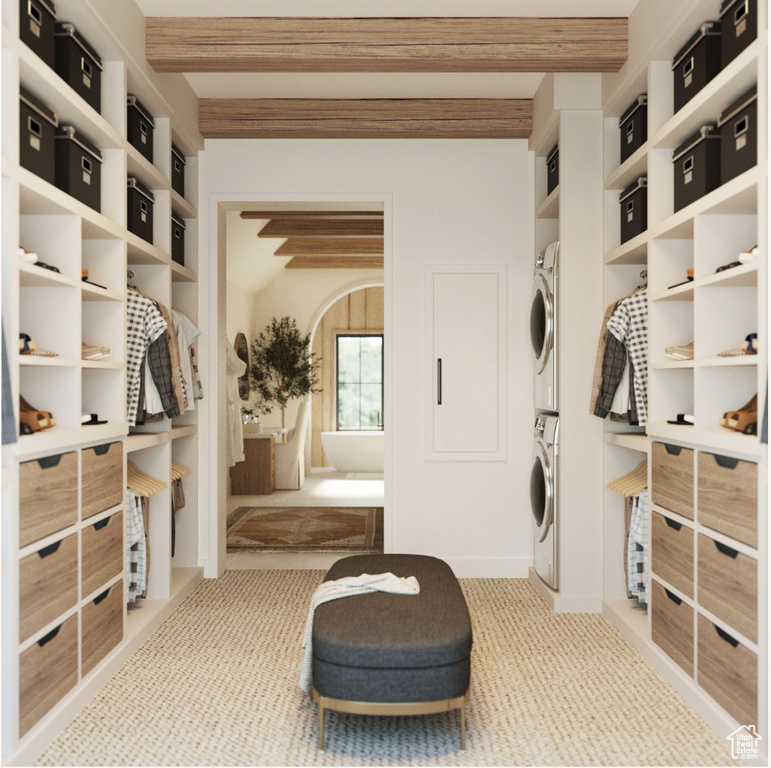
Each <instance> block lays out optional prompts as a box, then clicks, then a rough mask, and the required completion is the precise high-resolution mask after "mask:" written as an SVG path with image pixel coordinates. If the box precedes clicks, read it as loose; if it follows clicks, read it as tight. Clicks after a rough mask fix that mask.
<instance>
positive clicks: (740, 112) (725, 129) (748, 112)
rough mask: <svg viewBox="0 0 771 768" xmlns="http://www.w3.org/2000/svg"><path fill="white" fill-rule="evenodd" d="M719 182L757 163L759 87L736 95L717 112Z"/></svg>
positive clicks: (727, 179) (723, 181)
mask: <svg viewBox="0 0 771 768" xmlns="http://www.w3.org/2000/svg"><path fill="white" fill-rule="evenodd" d="M717 124H718V127H719V128H720V183H721V184H725V183H726V182H727V181H730V180H731V179H733V178H736V177H737V176H738V175H739V174H741V173H744V172H745V171H749V170H750V168H754V167H755V166H756V165H757V164H758V89H757V86H755V87H754V88H752V89H751V90H749V91H747V93H745V94H744V95H742V96H741V97H740V98H738V99H737V100H736V101H735V102H734V103H733V104H731V106H730V107H728V108H727V109H724V110H723V111H722V112H721V113H720V119H719V120H718V121H717Z"/></svg>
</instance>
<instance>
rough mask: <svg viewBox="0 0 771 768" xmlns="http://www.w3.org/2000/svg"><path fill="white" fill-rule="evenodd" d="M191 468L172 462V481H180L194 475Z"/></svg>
mask: <svg viewBox="0 0 771 768" xmlns="http://www.w3.org/2000/svg"><path fill="white" fill-rule="evenodd" d="M192 471H193V470H192V469H190V467H186V466H185V465H184V464H180V463H179V462H178V461H172V462H171V479H172V480H180V479H181V478H183V477H187V475H189V474H191V473H192Z"/></svg>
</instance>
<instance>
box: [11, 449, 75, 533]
mask: <svg viewBox="0 0 771 768" xmlns="http://www.w3.org/2000/svg"><path fill="white" fill-rule="evenodd" d="M77 521H78V454H77V453H75V452H74V451H73V452H71V453H58V454H55V455H53V456H45V457H43V458H42V459H35V460H34V461H24V462H22V463H21V464H20V465H19V546H20V547H26V546H27V545H28V544H32V543H33V542H35V541H39V540H40V539H42V538H45V537H46V536H50V535H51V534H52V533H56V532H57V531H61V530H62V529H63V528H66V527H67V526H68V525H73V524H74V523H76V522H77Z"/></svg>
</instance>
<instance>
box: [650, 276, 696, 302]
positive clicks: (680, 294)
mask: <svg viewBox="0 0 771 768" xmlns="http://www.w3.org/2000/svg"><path fill="white" fill-rule="evenodd" d="M652 301H693V280H689V281H688V282H687V283H683V284H682V285H677V286H675V287H674V288H667V290H666V291H663V292H662V293H659V294H657V295H656V296H654V297H653V299H652Z"/></svg>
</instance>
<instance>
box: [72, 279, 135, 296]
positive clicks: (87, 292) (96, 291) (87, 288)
mask: <svg viewBox="0 0 771 768" xmlns="http://www.w3.org/2000/svg"><path fill="white" fill-rule="evenodd" d="M80 284H81V286H82V287H83V301H123V300H124V298H125V297H124V296H121V294H119V293H116V292H115V291H110V290H108V289H107V288H98V287H97V286H95V285H89V283H84V282H83V281H81V283H80Z"/></svg>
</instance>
